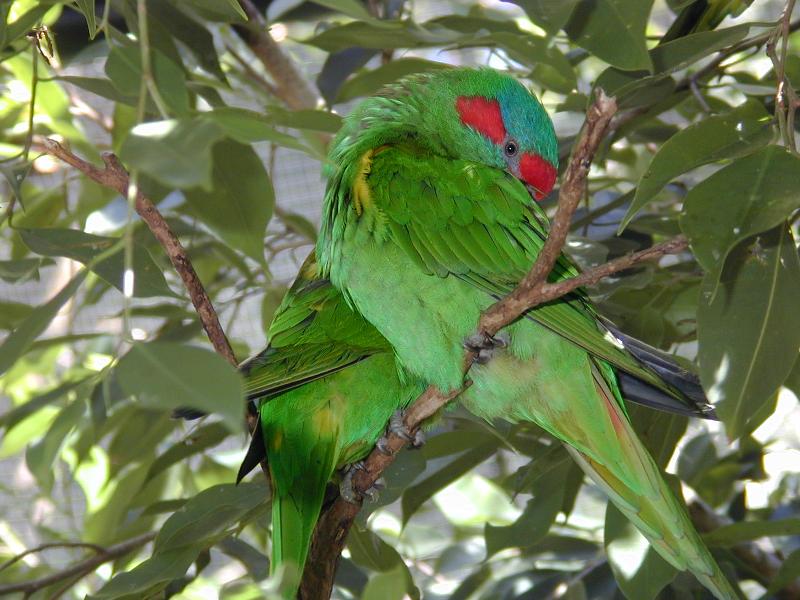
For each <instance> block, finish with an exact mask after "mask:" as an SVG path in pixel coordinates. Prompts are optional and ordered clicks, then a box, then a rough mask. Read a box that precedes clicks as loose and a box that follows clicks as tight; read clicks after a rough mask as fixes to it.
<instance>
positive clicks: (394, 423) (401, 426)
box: [378, 410, 425, 451]
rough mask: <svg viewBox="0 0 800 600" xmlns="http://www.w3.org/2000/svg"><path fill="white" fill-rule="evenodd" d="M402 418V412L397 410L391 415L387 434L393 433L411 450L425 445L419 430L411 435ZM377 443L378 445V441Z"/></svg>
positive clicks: (423, 436)
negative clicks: (409, 445) (409, 446)
mask: <svg viewBox="0 0 800 600" xmlns="http://www.w3.org/2000/svg"><path fill="white" fill-rule="evenodd" d="M404 417H405V414H404V413H403V411H402V410H397V411H395V412H394V414H392V416H391V418H390V419H389V427H388V428H387V429H388V431H389V433H393V434H395V435H396V436H399V437H401V438H403V439H404V440H405V441H406V442H408V443H409V444H411V447H412V448H420V447H422V445H423V444H424V443H425V434H424V433H422V431H420V430H419V429H418V430H417V431H415V432H414V433H413V434H412V433H411V432H410V431H409V429H408V427H406V424H405V421H404ZM382 439H383V438H382ZM378 443H379V444H380V440H379V442H378ZM384 447H385V446H384ZM379 449H380V448H379ZM381 451H383V450H381Z"/></svg>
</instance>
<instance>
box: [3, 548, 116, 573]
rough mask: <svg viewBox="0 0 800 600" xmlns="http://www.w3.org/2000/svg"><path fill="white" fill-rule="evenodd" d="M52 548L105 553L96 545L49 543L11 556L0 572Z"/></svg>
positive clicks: (103, 549)
mask: <svg viewBox="0 0 800 600" xmlns="http://www.w3.org/2000/svg"><path fill="white" fill-rule="evenodd" d="M53 548H88V549H89V550H94V551H95V552H105V548H103V547H102V546H99V545H98V544H90V543H88V542H49V543H47V544H41V545H39V546H36V547H35V548H29V549H28V550H25V551H24V552H20V553H19V554H17V555H16V556H12V557H11V558H10V559H8V560H7V561H6V562H4V563H3V564H2V565H0V571H4V570H5V569H7V568H8V567H10V566H11V565H13V564H15V563H18V562H19V561H21V560H22V559H23V558H25V557H26V556H28V555H30V554H38V553H39V552H44V551H45V550H51V549H53Z"/></svg>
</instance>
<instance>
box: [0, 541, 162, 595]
mask: <svg viewBox="0 0 800 600" xmlns="http://www.w3.org/2000/svg"><path fill="white" fill-rule="evenodd" d="M155 537H156V533H155V532H150V533H143V534H141V535H137V536H136V537H134V538H131V539H129V540H126V541H124V542H120V543H119V544H115V545H113V546H109V547H108V548H102V549H101V550H102V551H100V552H98V553H97V554H95V555H94V556H90V557H89V558H87V559H86V560H82V561H81V562H79V563H76V564H74V565H72V566H71V567H67V568H66V569H62V570H61V571H56V572H55V573H51V574H50V575H45V576H44V577H40V578H39V579H32V580H31V581H22V582H20V583H10V584H8V585H0V596H4V595H7V594H13V593H16V592H23V593H24V594H25V595H26V596H28V595H30V594H33V593H34V592H36V591H38V590H41V589H43V588H46V587H48V586H50V585H53V584H54V583H59V582H60V581H64V580H65V579H69V578H72V577H78V578H80V577H84V576H86V575H88V574H89V573H91V572H92V571H94V570H95V569H96V568H97V567H99V566H100V565H102V564H105V563H107V562H110V561H112V560H116V559H117V558H120V557H122V556H125V555H126V554H129V553H131V552H133V551H134V550H136V549H137V548H140V547H141V546H144V545H145V544H147V543H148V542H150V541H152V540H153V539H154V538H155Z"/></svg>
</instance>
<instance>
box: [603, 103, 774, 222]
mask: <svg viewBox="0 0 800 600" xmlns="http://www.w3.org/2000/svg"><path fill="white" fill-rule="evenodd" d="M771 137H772V118H771V116H770V115H768V114H767V112H766V111H765V110H764V107H763V106H762V105H761V104H760V103H757V102H747V103H745V104H743V105H742V106H740V107H738V108H736V109H735V110H733V111H731V112H730V113H728V114H725V115H719V116H713V117H707V118H705V119H703V120H702V121H699V122H697V123H694V124H693V125H690V126H689V127H687V128H686V129H683V130H682V131H679V132H678V133H676V134H675V135H673V136H672V137H671V138H669V139H668V140H667V141H666V142H665V143H664V144H663V145H662V146H661V148H659V150H658V152H657V153H656V154H655V156H653V159H652V160H651V161H650V165H649V166H648V167H647V171H645V173H644V175H642V178H641V179H640V180H639V184H638V186H637V188H636V195H635V196H634V198H633V202H632V203H631V205H630V208H628V212H627V213H626V214H625V217H624V218H623V219H622V222H621V223H620V226H619V232H621V231H622V230H623V229H624V228H625V227H626V226H627V225H628V223H630V221H631V219H632V218H633V217H634V215H636V213H638V212H639V211H640V210H641V209H642V207H644V206H645V205H646V204H647V203H648V202H650V201H651V200H652V199H653V197H655V195H656V194H657V193H658V192H659V191H661V189H663V188H664V186H665V185H667V184H668V183H669V182H670V181H672V180H673V179H674V178H675V177H677V176H678V175H681V174H683V173H686V172H687V171H690V170H691V169H694V168H695V167H699V166H701V165H705V164H708V163H712V162H716V161H718V160H721V159H724V158H733V157H736V156H741V155H743V154H747V153H748V152H751V151H752V150H754V149H755V148H759V147H761V146H763V145H765V144H767V143H769V141H770V138H771Z"/></svg>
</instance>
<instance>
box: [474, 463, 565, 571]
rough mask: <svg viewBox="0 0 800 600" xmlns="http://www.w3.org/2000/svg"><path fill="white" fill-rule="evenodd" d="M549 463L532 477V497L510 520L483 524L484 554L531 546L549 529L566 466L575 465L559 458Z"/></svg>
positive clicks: (561, 493) (561, 497)
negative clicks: (499, 524)
mask: <svg viewBox="0 0 800 600" xmlns="http://www.w3.org/2000/svg"><path fill="white" fill-rule="evenodd" d="M559 456H560V454H559ZM535 463H536V461H534V464H535ZM551 466H552V468H550V469H547V470H546V471H543V472H542V473H541V475H540V476H539V477H537V478H536V485H535V487H534V497H533V498H531V499H530V500H528V503H527V504H526V505H525V510H524V511H523V512H522V514H521V515H520V517H519V518H518V519H517V520H516V521H515V522H514V523H512V524H511V525H508V526H504V527H498V526H496V525H492V524H490V523H487V524H486V527H485V529H484V537H485V538H486V553H487V555H488V556H492V555H493V554H496V553H498V552H500V550H503V549H504V548H513V547H523V548H524V547H527V546H532V545H534V544H536V543H537V542H538V541H539V540H541V539H542V538H543V537H544V536H545V535H547V532H548V531H550V526H551V525H552V524H553V521H555V518H556V517H557V516H558V513H559V512H560V511H561V506H562V504H563V501H564V494H565V491H566V488H567V478H568V476H569V474H570V470H572V469H577V467H576V466H575V464H574V463H572V462H571V461H570V462H566V461H559V462H558V463H554V464H553V465H551Z"/></svg>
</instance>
